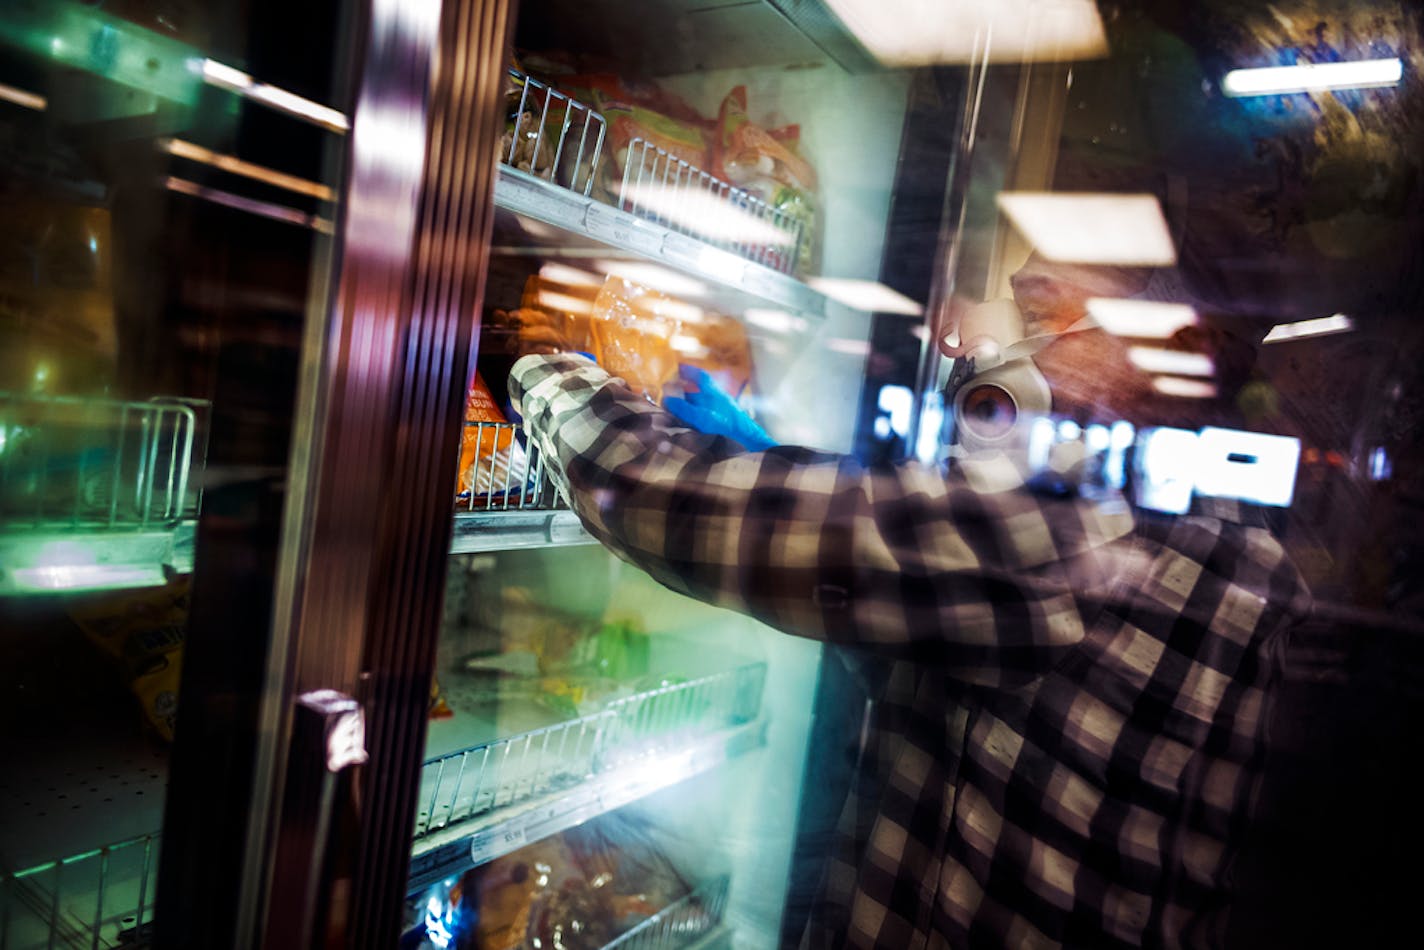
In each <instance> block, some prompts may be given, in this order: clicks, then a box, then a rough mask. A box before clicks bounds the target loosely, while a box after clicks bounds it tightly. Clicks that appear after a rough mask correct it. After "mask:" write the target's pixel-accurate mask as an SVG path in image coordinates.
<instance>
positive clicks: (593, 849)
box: [564, 813, 690, 933]
mask: <svg viewBox="0 0 1424 950" xmlns="http://www.w3.org/2000/svg"><path fill="white" fill-rule="evenodd" d="M564 837H565V839H566V840H567V843H568V847H569V850H570V851H571V852H572V853H573V854H574V855H575V856H576V858H577V859H578V862H579V866H580V867H581V868H582V869H583V873H584V875H585V876H586V878H587V879H588V880H589V881H591V882H594V883H595V884H596V885H597V886H598V887H599V888H600V889H601V890H603V891H605V892H606V894H607V905H608V907H609V909H610V911H611V912H612V917H613V922H614V926H615V928H616V930H617V932H618V933H623V932H626V931H628V930H630V929H631V928H633V927H635V926H637V925H638V924H640V923H642V922H643V921H644V920H647V919H648V918H649V917H652V916H653V915H654V914H656V913H658V912H659V911H661V910H663V909H665V908H667V907H668V906H669V905H670V904H673V903H675V902H676V901H678V900H680V899H682V898H683V897H685V896H687V894H688V893H689V890H690V888H689V887H688V885H687V882H686V881H685V880H683V878H682V875H680V874H679V873H678V872H677V869H676V868H674V867H673V865H672V862H671V861H669V860H668V858H667V856H666V855H665V854H663V852H662V850H661V849H660V848H659V847H658V844H657V841H656V834H655V832H654V831H653V829H652V828H651V826H649V825H648V824H647V823H646V822H645V821H643V820H641V819H638V818H635V817H632V816H630V815H628V814H624V813H614V814H611V815H606V816H604V817H603V818H602V819H600V820H599V821H596V822H591V823H589V824H587V825H583V826H580V827H578V828H574V829H572V830H570V831H568V832H566V833H565V835H564Z"/></svg>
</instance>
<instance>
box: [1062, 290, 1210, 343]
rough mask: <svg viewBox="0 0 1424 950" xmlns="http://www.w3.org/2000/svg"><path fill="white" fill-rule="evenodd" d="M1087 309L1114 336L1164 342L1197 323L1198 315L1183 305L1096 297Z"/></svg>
mask: <svg viewBox="0 0 1424 950" xmlns="http://www.w3.org/2000/svg"><path fill="white" fill-rule="evenodd" d="M1087 307H1088V314H1089V315H1090V316H1091V317H1092V318H1093V320H1094V321H1096V322H1097V324H1098V326H1100V327H1102V328H1103V329H1104V330H1106V331H1108V332H1109V333H1111V334H1114V335H1115V336H1131V337H1142V338H1146V339H1153V340H1165V339H1167V338H1168V337H1170V336H1171V335H1172V334H1174V333H1176V332H1177V331H1178V330H1180V329H1181V328H1182V327H1189V326H1191V325H1192V324H1194V323H1196V322H1197V312H1196V311H1195V310H1193V309H1192V308H1191V307H1189V306H1187V305H1186V304H1181V303H1157V302H1155V301H1150V300H1114V299H1108V298H1104V297H1093V298H1091V299H1089V300H1088V303H1087Z"/></svg>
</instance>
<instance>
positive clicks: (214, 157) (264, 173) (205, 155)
mask: <svg viewBox="0 0 1424 950" xmlns="http://www.w3.org/2000/svg"><path fill="white" fill-rule="evenodd" d="M158 147H159V148H161V149H162V150H163V151H165V152H167V153H168V154H170V155H175V156H177V157H178V158H186V159H188V160H189V161H194V162H200V163H202V164H204V165H211V166H213V167H214V168H220V169H222V170H223V171H225V172H231V173H232V174H234V175H241V176H243V177H244V178H251V179H253V180H254V181H260V182H263V183H265V184H268V185H272V186H274V187H276V188H282V189H285V190H286V191H294V192H296V193H297V194H302V195H309V196H311V197H313V198H319V199H320V200H322V201H330V200H331V199H332V198H333V197H334V196H333V193H332V190H331V189H330V188H328V187H327V186H326V185H322V184H319V183H317V182H314V181H308V180H307V179H305V178H298V177H297V176H296V175H288V174H286V173H284V172H279V171H275V170H274V169H271V168H267V167H265V166H263V165H255V164H253V163H252V162H245V161H243V160H242V159H240V158H237V157H235V156H233V155H223V154H221V153H219V152H214V151H212V150H211V149H206V148H203V147H202V146H201V145H194V144H193V143H192V142H185V141H183V140H182V139H164V140H162V141H161V142H159V146H158Z"/></svg>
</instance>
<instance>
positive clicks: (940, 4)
mask: <svg viewBox="0 0 1424 950" xmlns="http://www.w3.org/2000/svg"><path fill="white" fill-rule="evenodd" d="M827 5H828V6H830V8H831V10H832V11H833V12H834V13H835V14H836V15H837V16H838V17H840V20H841V22H842V23H844V24H845V26H846V28H847V29H848V30H850V31H851V32H852V33H853V34H855V37H856V39H858V40H860V42H861V43H862V44H863V45H864V46H865V48H866V49H867V50H869V51H870V53H871V54H872V55H873V56H874V57H875V58H876V59H878V60H880V61H881V62H882V63H885V64H887V65H894V66H928V65H933V64H935V63H969V62H986V61H987V62H1025V61H1067V60H1073V59H1091V58H1096V57H1100V56H1104V55H1106V54H1107V49H1108V46H1107V37H1106V35H1105V34H1104V32H1103V21H1102V18H1101V17H1100V16H1099V15H1098V8H1097V5H1096V4H1095V3H1093V2H1092V0H827Z"/></svg>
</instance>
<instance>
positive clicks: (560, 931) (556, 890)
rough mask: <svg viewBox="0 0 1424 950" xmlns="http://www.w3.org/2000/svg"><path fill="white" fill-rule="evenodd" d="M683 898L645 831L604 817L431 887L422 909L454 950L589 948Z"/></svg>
mask: <svg viewBox="0 0 1424 950" xmlns="http://www.w3.org/2000/svg"><path fill="white" fill-rule="evenodd" d="M688 893H689V888H688V886H687V884H686V882H684V881H683V879H682V877H681V876H680V875H679V874H678V873H677V871H676V869H675V868H674V867H673V866H672V863H671V862H670V861H668V859H667V858H666V856H665V855H663V854H662V853H661V851H660V850H659V848H658V847H657V844H656V842H655V836H654V833H653V831H652V829H651V827H649V826H648V825H647V824H646V823H645V822H642V821H639V820H636V819H631V818H625V817H624V816H623V815H622V814H621V813H614V814H612V815H605V816H603V817H601V818H599V819H597V820H595V821H593V822H590V823H588V824H587V825H583V826H580V827H578V828H574V829H571V830H569V831H566V832H563V833H562V834H556V835H553V836H551V837H549V838H545V839H543V840H541V841H538V842H535V843H534V844H530V845H526V846H525V847H523V848H520V849H519V850H517V851H513V852H511V853H509V854H506V855H504V856H503V857H499V858H496V859H494V860H493V861H490V862H489V863H487V864H484V865H482V866H480V867H477V868H473V869H471V870H469V871H467V872H465V873H464V874H463V875H461V876H460V878H459V880H458V881H456V882H455V883H454V884H453V885H450V886H448V887H447V886H445V885H437V886H436V887H435V888H433V889H432V892H431V893H430V894H429V895H428V896H427V898H426V901H425V906H424V907H423V908H422V910H423V913H424V915H425V928H426V931H427V933H432V932H435V931H438V932H439V935H440V939H441V941H442V942H443V944H442V945H445V946H450V947H456V948H461V950H465V948H469V950H474V948H479V950H518V948H529V950H539V948H566V950H596V948H598V947H603V946H605V945H607V944H608V943H610V942H611V941H613V940H614V939H615V938H617V937H618V936H620V935H621V934H623V933H626V932H627V931H628V930H630V929H631V928H633V927H635V926H637V925H638V924H640V923H642V922H643V921H645V920H647V919H648V918H649V917H651V916H653V915H654V914H656V913H658V912H659V911H661V910H663V909H665V908H666V907H668V906H669V905H670V904H672V903H673V902H675V901H677V900H680V899H682V898H683V897H685V896H686V895H687V894H688ZM703 929H705V925H704V928H703Z"/></svg>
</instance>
